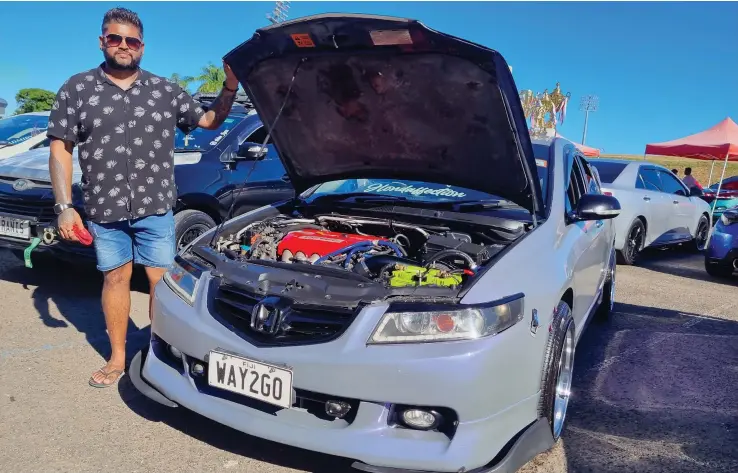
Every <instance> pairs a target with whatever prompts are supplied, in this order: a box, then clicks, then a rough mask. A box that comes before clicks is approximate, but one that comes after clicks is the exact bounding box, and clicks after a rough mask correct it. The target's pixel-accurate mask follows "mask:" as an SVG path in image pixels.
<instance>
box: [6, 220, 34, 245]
mask: <svg viewBox="0 0 738 473" xmlns="http://www.w3.org/2000/svg"><path fill="white" fill-rule="evenodd" d="M0 235H5V236H10V237H15V238H24V239H26V240H28V239H29V238H30V237H31V222H29V221H28V220H23V219H20V218H12V217H5V216H2V215H0Z"/></svg>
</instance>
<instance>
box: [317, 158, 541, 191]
mask: <svg viewBox="0 0 738 473" xmlns="http://www.w3.org/2000/svg"><path fill="white" fill-rule="evenodd" d="M533 151H534V154H535V157H536V170H537V172H538V178H539V182H540V184H541V192H542V195H544V196H545V195H546V192H547V191H548V173H549V169H548V152H549V147H548V146H542V145H533ZM329 194H334V195H339V194H352V195H356V194H367V195H374V196H376V195H379V196H386V197H388V198H401V199H407V200H412V201H417V202H431V203H435V202H450V203H452V204H453V203H454V202H478V201H490V202H507V201H506V200H505V199H503V198H502V197H499V196H496V195H492V194H487V193H486V192H480V191H475V190H472V189H467V188H464V187H458V186H449V185H444V184H435V183H429V182H421V181H406V180H398V179H341V180H338V181H330V182H326V183H323V184H321V185H319V186H318V187H316V188H315V190H314V191H313V192H312V193H311V194H310V195H309V199H310V200H312V199H314V198H318V197H321V196H325V195H329Z"/></svg>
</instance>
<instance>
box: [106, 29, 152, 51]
mask: <svg viewBox="0 0 738 473" xmlns="http://www.w3.org/2000/svg"><path fill="white" fill-rule="evenodd" d="M124 40H125V42H126V45H127V46H128V49H130V50H132V51H138V50H139V49H141V46H142V45H143V43H142V42H141V40H140V39H138V38H131V37H130V36H121V35H119V34H115V33H110V34H109V35H107V36H105V45H106V46H107V47H109V48H117V47H118V46H120V45H121V44H123V41H124Z"/></svg>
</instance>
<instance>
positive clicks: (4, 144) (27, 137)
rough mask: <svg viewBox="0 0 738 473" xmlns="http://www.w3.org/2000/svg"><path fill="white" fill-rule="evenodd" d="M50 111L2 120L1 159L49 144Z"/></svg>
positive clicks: (24, 114) (0, 127)
mask: <svg viewBox="0 0 738 473" xmlns="http://www.w3.org/2000/svg"><path fill="white" fill-rule="evenodd" d="M48 127H49V112H31V113H22V114H20V115H14V116H11V117H7V118H3V119H2V120H0V159H5V158H9V157H11V156H15V155H16V154H19V153H23V152H24V151H28V150H30V149H35V148H41V147H44V146H49V139H48V138H47V137H46V129H47V128H48Z"/></svg>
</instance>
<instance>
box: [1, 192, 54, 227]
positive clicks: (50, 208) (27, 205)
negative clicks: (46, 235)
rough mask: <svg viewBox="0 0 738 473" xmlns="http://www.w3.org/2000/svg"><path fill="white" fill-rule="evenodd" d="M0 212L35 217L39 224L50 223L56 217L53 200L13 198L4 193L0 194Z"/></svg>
mask: <svg viewBox="0 0 738 473" xmlns="http://www.w3.org/2000/svg"><path fill="white" fill-rule="evenodd" d="M0 213H7V214H12V215H18V216H22V217H31V218H35V219H37V220H38V223H40V224H47V223H50V222H51V221H52V220H54V218H56V215H55V214H54V201H53V200H50V199H30V198H26V199H15V198H12V197H8V196H6V195H0Z"/></svg>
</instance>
